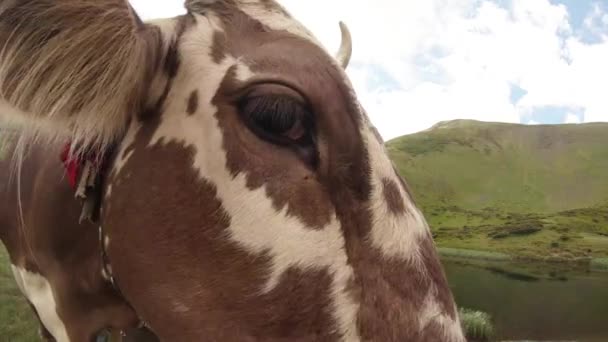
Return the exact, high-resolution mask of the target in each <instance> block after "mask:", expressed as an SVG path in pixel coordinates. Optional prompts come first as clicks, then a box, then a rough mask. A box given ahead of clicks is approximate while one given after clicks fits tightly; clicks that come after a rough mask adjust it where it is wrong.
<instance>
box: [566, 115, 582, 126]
mask: <svg viewBox="0 0 608 342" xmlns="http://www.w3.org/2000/svg"><path fill="white" fill-rule="evenodd" d="M564 123H568V124H578V123H581V119H580V118H579V117H578V115H576V114H573V113H568V114H566V120H565V121H564Z"/></svg>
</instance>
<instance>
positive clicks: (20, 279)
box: [11, 265, 70, 342]
mask: <svg viewBox="0 0 608 342" xmlns="http://www.w3.org/2000/svg"><path fill="white" fill-rule="evenodd" d="M11 268H12V270H13V275H14V277H15V281H16V282H17V286H18V287H19V289H20V290H21V292H22V293H23V295H24V296H25V297H26V298H27V299H28V300H29V301H30V303H32V305H33V306H34V307H35V308H36V311H37V312H38V316H39V317H40V321H41V322H42V324H43V325H44V327H45V328H46V330H48V331H49V332H50V333H51V335H53V337H54V338H55V340H57V342H69V341H70V339H69V338H68V333H67V330H66V328H65V325H64V324H63V322H62V321H61V319H60V318H59V315H58V314H57V305H56V304H55V297H54V296H53V289H52V288H51V284H50V283H49V282H48V281H47V280H46V279H45V278H44V277H42V276H41V275H39V274H34V273H31V272H28V271H27V270H24V269H21V268H19V267H17V266H14V265H11Z"/></svg>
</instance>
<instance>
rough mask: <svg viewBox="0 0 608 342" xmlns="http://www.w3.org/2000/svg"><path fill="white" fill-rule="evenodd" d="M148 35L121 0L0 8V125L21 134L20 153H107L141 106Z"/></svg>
mask: <svg viewBox="0 0 608 342" xmlns="http://www.w3.org/2000/svg"><path fill="white" fill-rule="evenodd" d="M49 28H52V29H49ZM147 31H148V30H147V29H146V26H144V25H143V24H142V23H141V21H140V20H139V18H137V16H136V14H135V13H134V12H133V11H132V10H131V8H130V7H129V5H128V3H127V2H126V0H96V1H79V0H64V1H55V0H27V1H3V2H2V4H0V41H1V42H3V43H2V45H0V119H4V120H6V121H8V122H16V123H17V124H18V125H19V126H21V128H22V137H21V143H20V145H24V144H23V142H24V140H32V138H37V137H40V136H42V137H43V138H45V139H57V138H61V139H65V138H67V139H70V140H71V141H73V142H75V144H74V146H81V147H82V148H83V149H84V148H85V146H86V147H88V148H91V147H96V148H104V147H106V146H107V145H108V144H110V143H112V142H113V141H114V140H115V139H116V138H117V137H118V136H120V134H121V133H122V131H123V130H124V129H125V128H126V122H127V120H128V119H129V117H130V116H131V115H132V114H133V113H135V112H136V111H137V110H139V109H140V107H141V105H142V98H143V96H142V95H143V93H144V92H145V90H146V89H145V87H146V85H147V84H148V82H147V78H149V75H150V74H151V70H150V69H151V66H152V65H153V64H154V61H152V60H151V59H154V57H155V56H154V51H153V45H152V44H150V43H151V41H150V35H148V34H144V33H146V32H147ZM34 119H35V120H34ZM34 122H35V123H34ZM19 150H21V151H22V150H23V149H19ZM22 152H23V151H22Z"/></svg>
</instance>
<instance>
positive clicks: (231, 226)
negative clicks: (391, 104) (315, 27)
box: [0, 0, 464, 341]
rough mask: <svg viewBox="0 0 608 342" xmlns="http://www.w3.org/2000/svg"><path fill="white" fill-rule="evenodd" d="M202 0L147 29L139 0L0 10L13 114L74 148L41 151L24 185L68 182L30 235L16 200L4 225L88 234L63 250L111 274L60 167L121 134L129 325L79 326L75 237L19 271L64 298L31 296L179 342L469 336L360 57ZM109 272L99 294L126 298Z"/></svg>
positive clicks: (42, 204)
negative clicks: (368, 98) (83, 321)
mask: <svg viewBox="0 0 608 342" xmlns="http://www.w3.org/2000/svg"><path fill="white" fill-rule="evenodd" d="M185 5H186V8H187V9H188V13H187V14H186V15H183V16H179V17H176V18H172V19H166V20H158V21H152V22H148V23H143V22H141V21H140V20H139V19H138V17H137V16H136V14H135V13H134V12H133V11H132V9H131V8H130V7H129V6H128V4H127V3H126V2H124V1H123V0H96V1H86V0H80V1H77V0H23V1H16V0H13V1H1V2H0V38H1V42H2V45H3V48H2V50H1V51H0V108H1V111H0V113H2V115H3V116H4V117H5V118H6V119H7V120H10V121H11V122H17V123H18V124H20V125H23V127H24V128H23V132H24V135H23V137H29V136H32V135H36V136H40V137H48V138H59V139H54V140H51V141H52V142H51V143H49V144H48V146H46V147H41V146H40V145H37V147H35V148H34V149H35V150H36V151H38V152H37V153H34V155H30V156H29V157H28V156H26V157H25V158H24V159H23V163H24V166H22V170H26V168H27V167H26V166H25V165H27V163H31V164H32V165H33V166H31V167H29V168H27V172H25V173H24V174H21V176H20V178H21V181H22V182H24V183H28V184H38V183H36V182H34V180H36V181H37V182H39V183H41V184H44V186H47V187H63V188H61V189H62V190H61V191H59V190H52V191H51V190H48V191H45V192H44V193H41V192H37V191H31V189H30V192H29V194H30V195H31V196H33V197H34V198H33V199H30V200H29V201H27V200H26V203H24V205H23V214H24V216H25V217H26V220H25V222H26V223H27V224H26V225H25V226H23V225H21V224H20V223H19V220H18V219H17V215H18V214H19V213H18V211H19V210H18V206H17V205H16V204H11V206H10V210H4V212H2V211H1V210H0V232H1V231H5V232H6V231H15V230H18V228H21V229H22V230H25V231H30V232H34V234H37V235H35V238H36V239H38V237H39V236H43V235H44V234H45V230H47V231H48V232H52V231H53V230H57V231H58V230H59V229H62V230H67V231H71V232H73V234H74V236H73V239H72V241H68V242H66V243H65V244H62V245H61V246H60V247H61V248H63V249H66V250H69V249H72V248H79V249H81V250H82V251H81V252H80V253H81V254H80V255H84V254H86V255H88V254H91V256H90V260H92V261H91V263H90V267H91V270H92V271H95V272H98V273H99V274H101V269H102V267H100V265H99V264H100V259H99V258H97V257H95V256H93V254H94V253H99V252H100V251H99V248H98V247H94V246H93V244H92V242H91V243H89V242H87V243H85V242H84V240H83V239H84V238H82V239H81V238H78V236H79V235H78V234H79V230H82V231H85V230H87V229H88V231H96V230H95V229H89V228H90V227H85V226H79V225H78V222H77V219H76V218H75V216H69V217H71V219H69V220H68V219H67V218H65V217H63V216H60V215H59V214H58V213H59V212H61V211H63V210H66V209H65V208H64V206H65V207H68V206H69V207H70V209H69V210H76V209H75V208H76V207H75V202H74V201H73V200H70V198H68V195H67V193H66V191H67V190H66V187H67V185H65V184H64V183H61V182H62V181H61V180H60V179H58V177H56V175H55V176H53V177H51V176H47V174H49V173H51V174H52V173H53V172H60V171H61V170H60V167H61V166H60V165H59V164H58V162H57V160H56V159H57V158H58V154H57V153H58V152H57V151H58V147H57V146H58V145H57V144H58V143H56V142H53V141H62V140H61V139H63V138H69V139H71V140H72V141H74V142H75V143H76V144H75V145H74V146H81V147H83V148H96V149H100V150H102V151H103V150H104V149H105V148H107V146H108V144H110V143H113V142H117V143H118V149H117V151H116V153H115V154H113V155H112V160H111V169H110V172H109V174H108V177H107V179H106V182H105V186H104V196H103V201H102V215H101V220H100V224H101V225H102V228H103V232H104V236H103V241H104V247H105V249H106V251H107V254H108V257H109V264H108V265H105V266H106V267H107V269H109V270H111V273H112V276H113V277H114V278H113V279H114V280H115V283H116V285H117V287H118V288H119V289H120V293H121V296H122V297H121V298H122V300H123V302H122V303H121V302H120V301H119V302H117V303H116V307H117V308H118V309H117V310H118V312H120V313H121V315H122V316H121V317H122V318H121V319H120V320H119V322H110V318H111V317H114V319H117V315H116V314H114V315H105V314H103V313H107V312H109V311H104V309H103V308H102V306H103V305H105V304H104V303H107V302H104V301H101V300H100V301H98V303H99V305H100V309H99V310H97V309H98V308H97V307H95V306H92V307H89V308H88V309H90V311H91V313H92V312H96V313H100V312H101V313H102V314H101V316H102V318H101V319H98V320H96V321H95V322H96V323H95V324H96V326H93V325H91V326H90V327H88V328H87V331H86V332H75V331H74V330H72V329H73V328H71V326H74V325H73V324H72V325H70V324H66V323H65V321H64V320H65V319H67V318H66V317H67V316H66V315H65V312H66V310H63V309H61V308H63V307H65V306H66V304H65V303H64V302H62V301H70V300H72V301H74V300H77V299H76V295H75V297H74V298H70V292H69V291H66V290H65V283H66V279H70V280H71V281H74V282H78V281H80V280H79V279H74V278H73V277H71V276H68V275H67V273H69V271H70V268H69V263H67V262H56V260H55V259H53V258H55V256H54V255H52V253H50V252H48V251H49V250H50V251H51V252H52V251H56V250H57V248H58V247H57V246H54V247H49V248H47V250H46V252H44V248H42V247H40V248H39V246H38V245H36V244H34V245H32V246H30V247H31V249H29V250H28V251H27V253H25V254H26V255H27V256H28V257H24V258H16V257H13V258H12V260H13V262H14V263H16V264H15V267H16V269H17V273H18V277H17V278H18V279H19V275H25V278H22V279H26V278H27V277H33V278H27V279H34V280H33V281H30V282H28V283H36V282H37V283H38V284H42V285H41V286H42V287H43V288H45V289H46V290H45V291H46V292H45V298H46V302H45V303H46V304H44V305H38V304H37V303H38V302H36V301H35V300H33V299H32V298H31V296H29V294H30V292H29V290H28V288H27V286H26V288H24V293H25V295H26V297H28V299H30V301H31V302H33V306H34V307H35V309H36V310H37V311H38V315H42V316H45V317H44V318H43V317H41V321H42V322H43V323H44V325H47V324H49V325H51V326H50V327H49V326H47V329H48V330H49V331H50V333H51V334H53V335H55V336H54V337H55V339H57V340H58V341H81V340H85V339H83V338H91V337H90V336H93V334H94V331H97V330H99V329H101V328H103V327H107V326H112V327H118V328H121V329H122V328H125V327H130V326H133V322H132V321H133V319H132V317H131V316H130V314H131V312H130V311H129V310H130V308H132V310H133V312H132V313H134V314H135V315H136V316H137V320H141V321H142V322H145V324H146V326H148V327H149V328H150V329H151V330H152V331H153V332H154V333H155V334H156V335H157V336H158V338H159V339H160V340H162V341H464V337H463V334H462V331H461V327H460V322H459V319H458V316H457V311H456V306H455V303H454V300H453V297H452V294H451V292H450V289H449V287H448V285H447V282H446V279H445V276H444V273H443V269H442V267H441V265H440V263H439V259H438V256H437V253H436V250H435V247H434V243H433V240H432V237H431V234H430V231H429V227H428V225H427V223H426V221H425V219H424V217H423V214H422V213H421V212H420V210H419V209H418V208H417V207H416V205H415V204H414V201H413V198H412V195H411V194H410V192H409V190H408V187H407V185H406V184H405V182H404V181H403V180H402V179H401V178H400V177H399V176H398V174H397V173H396V171H395V168H394V167H393V164H392V163H391V161H390V160H389V158H388V157H387V154H386V151H385V149H384V146H383V142H382V140H381V138H380V137H379V135H378V134H377V132H376V130H375V128H374V127H373V126H372V124H371V123H370V121H369V119H368V117H367V115H366V114H365V112H364V110H363V109H362V107H361V106H360V104H359V103H358V101H357V98H356V94H355V92H354V90H353V88H352V86H351V84H350V82H349V80H348V77H347V76H346V74H345V72H344V70H343V68H344V67H346V65H347V64H348V51H347V50H348V49H346V50H345V49H343V50H341V52H340V53H339V57H338V59H339V61H338V60H336V59H334V58H333V57H332V56H331V55H330V54H328V53H327V52H326V51H325V50H324V49H323V48H322V47H321V46H320V44H319V43H318V42H317V41H316V39H315V38H314V37H313V36H312V34H311V33H310V32H308V31H307V30H306V29H305V28H304V27H303V26H301V25H300V24H299V23H298V22H297V21H296V20H295V19H293V18H292V17H291V16H290V14H289V13H287V12H286V11H285V10H284V9H283V8H282V7H281V6H279V5H278V4H277V3H275V2H274V1H272V0H215V1H214V0H188V1H186V4H185ZM343 33H344V32H343ZM30 132H35V134H32V133H30ZM25 151H26V150H24V149H18V150H17V153H25ZM79 151H80V150H78V149H77V150H75V153H78V152H79ZM51 160H53V161H51ZM40 165H54V166H53V167H56V168H57V169H58V170H59V171H52V168H53V167H50V166H49V167H42V166H40ZM2 172H7V171H6V170H2ZM59 183H61V184H59ZM5 188H6V189H12V188H13V187H9V186H8V185H7V186H5ZM1 189H3V188H2V187H0V190H1ZM21 190H22V191H26V192H27V191H28V190H27V189H21ZM2 196H4V198H5V200H8V201H9V202H10V201H17V197H18V196H16V194H15V193H14V191H13V192H11V191H5V194H0V199H1V198H2ZM8 196H11V197H8ZM68 202H69V205H68V204H64V203H68ZM10 203H14V202H10ZM5 217H6V218H5ZM3 218H5V219H4V220H3ZM28 229H29V230H28ZM82 234H85V235H86V233H82ZM4 235H10V234H6V233H5V234H4ZM4 235H3V236H2V237H3V241H4ZM13 235H15V234H13ZM51 235H52V234H51ZM62 236H64V237H65V234H62ZM86 236H87V238H88V239H90V233H88V235H86ZM46 239H47V240H48V239H50V240H52V239H53V237H52V236H49V235H48V234H47V236H46ZM66 241H67V240H66ZM5 243H6V242H5ZM8 249H9V253H11V250H12V248H11V246H10V243H9V246H8ZM13 250H14V248H13ZM14 254H16V253H14ZM49 254H51V255H49ZM74 255H79V254H77V253H74ZM37 256H38V257H37ZM42 257H43V258H44V260H41V258H42ZM24 260H28V262H29V263H30V264H28V265H26V264H24V263H25V261H24ZM33 260H36V261H33ZM49 260H50V261H49ZM49 262H50V263H52V264H53V266H46V265H47V263H49ZM47 268H48V269H47ZM26 270H29V271H26ZM47 274H52V275H54V276H45V275H47ZM106 276H107V275H106ZM93 277H96V276H93ZM102 279H104V278H103V277H102ZM100 281H101V280H99V279H97V278H95V279H94V281H93V283H94V284H96V285H95V286H97V287H95V288H87V291H89V292H87V293H89V295H92V296H95V295H99V294H100V293H102V292H103V291H108V293H109V294H108V296H109V297H111V298H112V300H115V296H116V295H117V292H112V291H110V290H109V289H108V288H105V287H103V286H101V285H100V284H99V282H100ZM26 282H27V281H26ZM105 284H106V285H108V284H109V283H108V282H107V277H106V283H105ZM60 292H61V293H64V295H63V296H59V295H58V293H60ZM64 297H65V298H64ZM36 298H37V297H36ZM49 303H50V304H49ZM96 303H97V302H96ZM49 307H54V308H55V309H52V310H49ZM68 311H69V310H68ZM62 312H63V313H64V314H62ZM69 312H71V314H72V315H73V314H74V312H72V311H69ZM81 315H83V317H84V316H86V314H84V313H81ZM68 316H69V315H68ZM70 317H72V316H70ZM47 322H51V323H47ZM52 322H63V323H57V324H54V323H52ZM76 326H77V325H76ZM83 336H85V337H83Z"/></svg>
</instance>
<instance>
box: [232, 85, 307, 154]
mask: <svg viewBox="0 0 608 342" xmlns="http://www.w3.org/2000/svg"><path fill="white" fill-rule="evenodd" d="M239 111H240V114H241V115H242V116H243V118H244V120H245V122H246V123H247V125H248V126H249V128H250V129H251V130H252V131H253V132H254V133H256V134H257V135H258V136H260V137H261V138H262V139H265V140H268V141H270V142H273V143H277V144H306V143H308V142H310V141H309V140H310V136H311V130H312V113H311V111H310V110H309V108H308V106H307V105H306V103H305V102H304V101H303V100H302V99H301V97H299V96H298V95H295V92H294V91H292V90H287V89H286V87H284V86H277V85H275V86H271V87H261V88H260V89H257V90H254V91H252V92H251V93H250V94H248V95H247V96H245V97H244V98H243V99H242V100H241V101H240V103H239Z"/></svg>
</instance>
